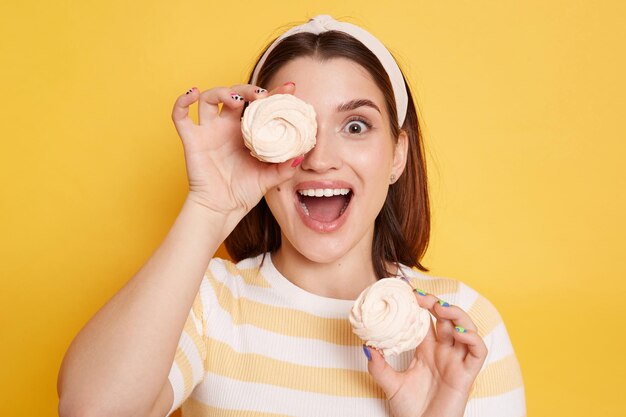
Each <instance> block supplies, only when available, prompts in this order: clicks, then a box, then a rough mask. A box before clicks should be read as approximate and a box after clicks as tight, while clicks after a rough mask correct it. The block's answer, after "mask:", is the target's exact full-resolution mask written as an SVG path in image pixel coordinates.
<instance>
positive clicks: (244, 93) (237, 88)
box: [220, 84, 269, 119]
mask: <svg viewBox="0 0 626 417" xmlns="http://www.w3.org/2000/svg"><path fill="white" fill-rule="evenodd" d="M231 90H232V92H234V93H236V94H238V95H239V96H240V97H243V101H244V102H250V101H254V100H257V99H259V98H265V97H268V95H269V92H268V91H267V90H266V89H264V88H261V87H259V86H256V85H251V84H239V85H234V86H232V87H231ZM242 112H243V107H240V106H234V107H230V106H224V107H223V108H222V111H221V113H220V117H230V118H233V119H239V118H240V117H241V114H242Z"/></svg>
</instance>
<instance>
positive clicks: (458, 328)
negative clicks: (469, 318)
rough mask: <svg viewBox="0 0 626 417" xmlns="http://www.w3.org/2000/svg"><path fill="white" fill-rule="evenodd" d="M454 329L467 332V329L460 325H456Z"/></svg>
mask: <svg viewBox="0 0 626 417" xmlns="http://www.w3.org/2000/svg"><path fill="white" fill-rule="evenodd" d="M454 330H456V331H457V332H459V333H467V330H465V328H464V327H461V326H456V327H455V328H454Z"/></svg>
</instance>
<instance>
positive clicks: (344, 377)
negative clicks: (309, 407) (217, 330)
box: [205, 339, 385, 398]
mask: <svg viewBox="0 0 626 417" xmlns="http://www.w3.org/2000/svg"><path fill="white" fill-rule="evenodd" d="M209 349H210V350H209V352H208V354H207V359H206V366H205V369H209V370H210V371H209V372H212V373H215V374H217V375H220V376H224V377H227V378H232V379H235V380H237V381H241V382H251V383H257V384H269V385H274V386H279V387H284V388H288V389H293V390H299V391H306V392H316V393H320V394H326V395H334V396H344V397H360V398H385V394H384V392H383V391H382V390H381V389H380V388H379V387H378V385H376V383H375V382H374V380H373V379H372V377H371V376H370V375H369V373H367V372H361V371H354V370H351V369H339V368H322V367H315V366H306V365H298V364H295V363H290V362H284V361H280V360H277V359H273V358H268V357H266V356H263V355H259V354H256V353H239V352H236V351H235V350H234V349H233V348H231V347H230V346H229V345H227V344H226V343H223V342H221V341H219V340H215V339H209Z"/></svg>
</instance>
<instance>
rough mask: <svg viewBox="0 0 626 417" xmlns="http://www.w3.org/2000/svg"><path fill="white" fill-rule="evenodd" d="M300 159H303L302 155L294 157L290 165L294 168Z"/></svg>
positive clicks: (300, 161) (299, 162)
mask: <svg viewBox="0 0 626 417" xmlns="http://www.w3.org/2000/svg"><path fill="white" fill-rule="evenodd" d="M302 161H304V156H299V157H297V158H296V159H294V160H293V162H292V163H291V167H292V168H295V167H297V166H298V165H300V164H301V163H302Z"/></svg>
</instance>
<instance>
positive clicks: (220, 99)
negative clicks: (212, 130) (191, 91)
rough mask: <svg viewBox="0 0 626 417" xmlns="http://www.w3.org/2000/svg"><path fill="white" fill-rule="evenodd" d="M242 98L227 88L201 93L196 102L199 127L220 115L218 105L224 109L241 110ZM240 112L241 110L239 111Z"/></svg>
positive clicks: (217, 88)
mask: <svg viewBox="0 0 626 417" xmlns="http://www.w3.org/2000/svg"><path fill="white" fill-rule="evenodd" d="M243 101H244V99H243V97H242V96H241V95H240V94H238V93H237V92H235V91H233V90H232V89H230V88H227V87H216V88H212V89H210V90H206V91H203V92H202V93H201V94H200V98H199V102H198V121H199V123H200V125H207V124H210V123H211V122H212V121H213V120H214V119H215V118H217V117H218V116H219V114H220V107H219V104H220V103H222V104H223V107H224V108H239V109H242V108H243ZM240 112H241V110H240Z"/></svg>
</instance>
